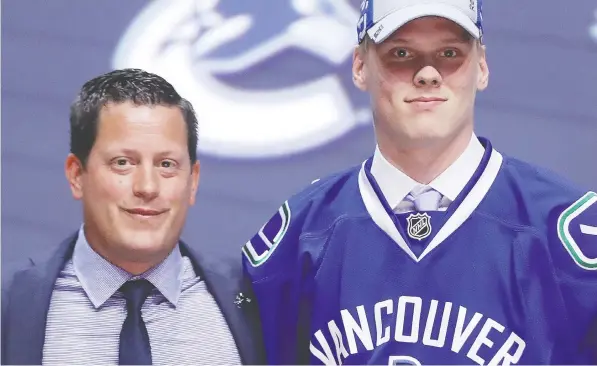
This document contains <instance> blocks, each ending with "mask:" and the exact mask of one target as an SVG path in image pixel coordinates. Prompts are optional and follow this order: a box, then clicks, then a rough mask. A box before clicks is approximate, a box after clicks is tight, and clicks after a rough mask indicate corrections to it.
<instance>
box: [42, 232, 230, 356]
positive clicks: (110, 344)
mask: <svg viewBox="0 0 597 366" xmlns="http://www.w3.org/2000/svg"><path fill="white" fill-rule="evenodd" d="M138 277H142V278H145V279H147V280H148V281H149V282H151V283H152V284H153V285H154V286H155V289H154V290H153V292H152V294H151V295H150V296H149V297H148V299H147V300H146V301H145V304H144V305H143V308H142V310H141V312H142V316H143V319H144V321H145V323H146V326H147V332H148V333H149V340H150V344H151V353H152V358H153V363H154V364H156V365H159V364H162V365H164V364H170V365H172V364H195V365H200V364H203V365H207V364H209V365H222V364H231V365H238V364H240V357H239V355H238V351H237V348H236V345H235V342H234V339H233V338H232V335H231V333H230V329H229V328H228V325H227V323H226V321H225V319H224V317H223V316H222V313H221V312H220V309H219V308H218V306H217V304H216V302H215V300H214V298H213V297H212V296H211V294H210V293H209V291H208V290H207V288H206V285H205V282H204V281H203V280H202V279H201V278H200V277H198V276H197V274H196V273H195V271H194V269H193V265H192V263H191V261H190V259H189V258H187V257H183V256H182V255H181V252H180V248H179V247H178V246H177V247H176V248H175V249H174V250H173V251H172V253H171V254H170V255H169V256H168V257H167V258H166V259H165V260H164V261H163V262H162V263H160V264H159V265H157V266H156V267H154V268H152V269H151V270H149V271H147V272H146V273H144V274H143V275H141V276H138ZM134 278H135V276H133V275H131V274H129V273H128V272H126V271H124V270H122V269H120V268H119V267H116V266H115V265H113V264H111V263H110V262H108V261H106V260H105V259H104V258H103V257H101V256H100V255H99V254H97V253H96V252H95V251H94V250H93V249H92V248H91V246H89V243H88V242H87V240H86V239H85V235H84V231H83V228H82V227H81V230H80V231H79V237H78V239H77V243H76V244H75V249H74V252H73V256H72V259H71V260H69V261H68V262H67V263H66V265H65V267H64V269H63V270H62V271H61V273H60V275H59V276H58V278H57V281H56V284H55V285H54V291H53V293H52V299H51V302H50V309H49V312H48V321H47V325H46V334H45V343H44V349H43V364H44V365H65V364H71V365H72V364H77V365H84V364H93V365H108V364H118V343H119V336H120V330H121V328H122V324H123V322H124V319H125V317H126V307H125V300H124V298H123V297H122V294H121V293H120V292H119V291H118V289H119V288H120V286H122V285H123V284H124V283H125V282H126V281H128V280H130V279H134Z"/></svg>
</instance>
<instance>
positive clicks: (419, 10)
mask: <svg viewBox="0 0 597 366" xmlns="http://www.w3.org/2000/svg"><path fill="white" fill-rule="evenodd" d="M426 16H438V17H442V18H446V19H449V20H451V21H453V22H454V23H456V24H458V25H460V26H461V27H462V28H464V29H465V30H466V31H467V32H469V33H470V34H471V35H472V36H473V37H475V38H477V39H478V38H479V37H480V32H479V28H478V27H477V25H476V24H475V23H474V22H473V21H472V20H471V19H470V18H469V17H468V16H466V14H464V13H463V12H462V10H459V9H457V8H455V7H453V6H450V5H446V4H437V3H434V4H433V5H431V4H418V5H412V6H409V7H407V8H402V9H399V10H396V11H394V12H392V13H390V14H388V15H386V16H385V17H383V18H382V19H380V20H379V21H377V22H376V23H375V25H374V26H373V27H371V28H370V29H369V30H368V31H367V34H368V35H369V37H370V38H371V39H372V40H373V41H374V42H375V43H381V42H383V41H384V40H385V39H386V38H388V37H389V36H390V35H391V34H392V33H394V32H395V31H396V30H397V29H398V28H400V27H402V26H403V25H405V24H406V23H408V22H410V21H412V20H415V19H417V18H422V17H426Z"/></svg>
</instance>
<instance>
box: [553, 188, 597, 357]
mask: <svg viewBox="0 0 597 366" xmlns="http://www.w3.org/2000/svg"><path fill="white" fill-rule="evenodd" d="M549 221H550V225H549V226H550V232H549V241H550V244H551V245H550V246H551V250H552V253H553V261H554V267H555V271H556V274H557V278H558V282H559V284H560V287H561V291H562V295H563V299H564V302H565V305H566V308H567V316H568V321H570V322H572V323H571V329H574V330H575V333H576V334H574V335H573V336H574V337H578V342H579V343H580V344H581V345H582V344H584V345H587V346H588V347H590V348H591V349H594V350H597V339H593V338H594V337H595V336H596V334H595V332H596V331H597V329H591V328H592V327H597V193H595V192H588V193H586V194H584V195H583V196H582V197H580V198H579V199H578V200H576V201H574V202H572V203H571V204H569V205H567V206H566V205H565V206H564V208H563V209H558V210H557V211H556V212H554V213H553V214H552V217H550V220H549ZM587 342H588V343H587ZM593 343H594V344H593ZM596 355H597V352H596ZM595 361H597V359H596V360H595Z"/></svg>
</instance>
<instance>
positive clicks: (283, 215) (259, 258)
mask: <svg viewBox="0 0 597 366" xmlns="http://www.w3.org/2000/svg"><path fill="white" fill-rule="evenodd" d="M290 216H291V214H290V207H289V206H288V201H286V202H284V204H282V206H281V207H280V208H279V209H278V212H276V214H274V215H273V216H272V217H271V218H270V219H269V221H268V222H267V223H266V224H265V225H263V227H262V228H261V229H260V230H259V231H258V232H257V234H255V235H254V236H253V237H252V238H251V240H249V241H248V242H247V243H246V244H245V245H244V246H243V253H244V255H245V257H247V259H248V260H249V263H251V265H252V266H253V267H258V266H260V265H262V264H263V263H265V261H267V259H268V258H269V257H270V256H271V255H272V253H273V252H274V250H275V249H276V248H277V247H278V245H279V244H280V242H281V241H282V238H284V235H286V232H287V231H288V227H289V226H290Z"/></svg>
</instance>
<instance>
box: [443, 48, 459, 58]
mask: <svg viewBox="0 0 597 366" xmlns="http://www.w3.org/2000/svg"><path fill="white" fill-rule="evenodd" d="M456 56H458V52H456V50H453V49H449V50H445V51H443V52H442V57H447V58H452V57H456Z"/></svg>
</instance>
